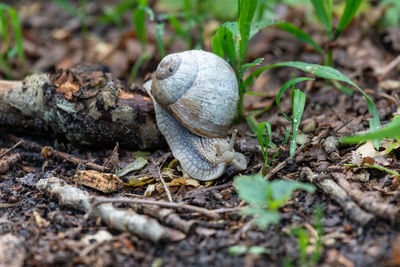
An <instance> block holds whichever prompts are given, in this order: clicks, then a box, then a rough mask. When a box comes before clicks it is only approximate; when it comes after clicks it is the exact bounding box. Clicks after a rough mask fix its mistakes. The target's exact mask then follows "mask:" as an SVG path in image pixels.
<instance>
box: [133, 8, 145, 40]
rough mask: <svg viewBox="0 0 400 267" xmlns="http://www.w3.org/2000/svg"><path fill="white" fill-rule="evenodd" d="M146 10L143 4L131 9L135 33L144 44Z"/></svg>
mask: <svg viewBox="0 0 400 267" xmlns="http://www.w3.org/2000/svg"><path fill="white" fill-rule="evenodd" d="M145 22H146V12H145V9H144V7H143V6H138V7H137V8H135V10H134V11H133V23H134V24H135V29H136V34H137V36H138V37H139V40H140V43H141V44H142V45H143V46H145V45H146V43H147V36H146V29H145Z"/></svg>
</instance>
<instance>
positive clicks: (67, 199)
mask: <svg viewBox="0 0 400 267" xmlns="http://www.w3.org/2000/svg"><path fill="white" fill-rule="evenodd" d="M36 188H37V189H38V190H40V191H43V192H45V193H47V194H49V195H52V196H55V197H57V198H58V199H59V203H60V205H61V206H65V207H68V208H72V209H76V210H79V211H83V212H86V213H88V212H91V216H92V217H95V218H98V217H100V218H101V219H102V221H103V222H104V223H105V224H107V225H108V227H110V228H112V229H116V230H118V231H121V232H131V233H132V234H135V235H137V236H140V237H142V238H145V239H148V240H151V241H153V242H159V241H161V240H170V241H177V240H181V239H183V238H184V234H183V233H181V232H177V231H174V230H172V229H169V228H167V227H164V226H162V225H161V224H159V223H158V222H157V221H156V220H154V219H152V218H149V217H147V216H143V215H139V214H137V213H135V212H134V211H133V210H121V209H117V208H114V207H113V206H112V205H111V204H110V203H108V204H99V205H93V204H92V197H91V196H90V194H89V193H87V192H85V191H83V190H80V189H78V188H76V187H74V186H71V185H68V184H66V183H64V181H63V180H61V179H59V178H55V177H52V178H46V179H41V180H39V182H38V183H37V184H36Z"/></svg>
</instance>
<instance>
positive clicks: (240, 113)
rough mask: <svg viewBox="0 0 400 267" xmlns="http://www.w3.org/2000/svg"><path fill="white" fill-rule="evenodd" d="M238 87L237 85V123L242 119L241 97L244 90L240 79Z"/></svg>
mask: <svg viewBox="0 0 400 267" xmlns="http://www.w3.org/2000/svg"><path fill="white" fill-rule="evenodd" d="M238 85H239V101H238V105H237V116H236V118H237V121H238V122H240V121H242V119H243V95H244V88H243V82H242V79H241V78H238Z"/></svg>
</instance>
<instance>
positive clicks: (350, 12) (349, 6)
mask: <svg viewBox="0 0 400 267" xmlns="http://www.w3.org/2000/svg"><path fill="white" fill-rule="evenodd" d="M361 2H362V0H347V1H346V6H345V7H344V11H343V14H342V17H341V18H340V21H339V24H338V26H337V28H336V32H335V37H334V39H337V38H338V37H339V35H340V34H341V33H342V31H343V30H344V29H346V27H347V26H348V25H349V24H350V22H351V20H352V19H353V18H354V16H355V15H356V12H357V10H358V8H359V7H360V5H361Z"/></svg>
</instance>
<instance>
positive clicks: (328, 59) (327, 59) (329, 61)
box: [325, 48, 333, 67]
mask: <svg viewBox="0 0 400 267" xmlns="http://www.w3.org/2000/svg"><path fill="white" fill-rule="evenodd" d="M325 65H326V66H329V67H332V66H333V61H332V48H329V50H328V54H327V55H326V56H325Z"/></svg>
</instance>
